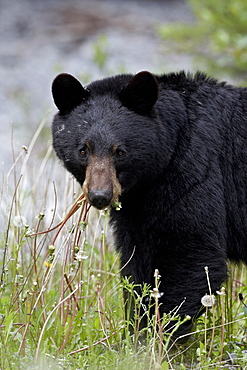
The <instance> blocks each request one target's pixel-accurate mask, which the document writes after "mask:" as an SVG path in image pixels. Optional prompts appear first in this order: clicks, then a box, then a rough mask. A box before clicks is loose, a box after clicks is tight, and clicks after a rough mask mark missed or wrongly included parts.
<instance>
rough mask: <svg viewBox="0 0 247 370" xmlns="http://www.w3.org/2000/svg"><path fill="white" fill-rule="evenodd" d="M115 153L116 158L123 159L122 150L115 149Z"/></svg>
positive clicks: (123, 152)
mask: <svg viewBox="0 0 247 370" xmlns="http://www.w3.org/2000/svg"><path fill="white" fill-rule="evenodd" d="M115 153H116V156H117V157H123V156H124V154H125V151H124V150H123V149H120V148H117V149H116V152H115Z"/></svg>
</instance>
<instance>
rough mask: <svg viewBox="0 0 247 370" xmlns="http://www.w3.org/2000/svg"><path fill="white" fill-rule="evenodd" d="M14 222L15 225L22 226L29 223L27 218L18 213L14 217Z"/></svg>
mask: <svg viewBox="0 0 247 370" xmlns="http://www.w3.org/2000/svg"><path fill="white" fill-rule="evenodd" d="M13 224H14V226H15V227H18V228H21V227H24V226H26V225H27V220H26V218H25V217H24V216H21V215H18V216H15V217H14V218H13Z"/></svg>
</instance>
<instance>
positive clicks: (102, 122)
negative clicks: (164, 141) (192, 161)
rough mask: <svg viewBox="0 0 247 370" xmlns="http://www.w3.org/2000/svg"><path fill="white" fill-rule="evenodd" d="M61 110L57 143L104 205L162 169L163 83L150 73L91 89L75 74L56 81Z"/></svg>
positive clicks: (94, 199)
mask: <svg viewBox="0 0 247 370" xmlns="http://www.w3.org/2000/svg"><path fill="white" fill-rule="evenodd" d="M52 94H53V98H54V102H55V104H56V106H57V108H58V110H59V113H58V114H57V115H56V116H55V118H54V121H53V127H52V131H53V146H54V149H55V151H56V153H57V155H58V157H59V158H60V159H61V160H62V162H63V163H64V165H65V167H66V168H67V169H68V170H69V171H70V172H71V173H72V174H73V175H74V176H75V178H76V179H77V180H78V182H79V183H80V184H81V185H82V187H83V192H84V194H85V196H86V197H87V199H88V201H89V202H90V203H91V204H92V205H93V206H95V207H96V208H98V209H103V208H106V207H108V206H109V205H111V204H112V203H113V202H114V201H115V200H116V199H117V198H118V197H119V196H126V195H127V194H128V193H129V192H130V191H131V190H132V189H134V188H135V186H136V184H139V187H140V184H141V186H143V187H145V186H147V184H148V183H149V182H150V181H151V179H152V175H153V174H154V173H156V172H157V171H158V169H159V167H160V165H159V163H160V160H159V144H160V138H159V129H160V128H159V120H158V118H157V114H156V110H155V103H156V101H157V99H158V82H157V80H156V77H155V76H154V75H152V74H151V73H149V72H140V73H138V74H137V75H135V76H132V75H118V76H115V77H111V78H106V79H103V80H99V81H95V82H93V83H91V84H90V85H89V86H88V87H87V88H84V87H83V86H82V85H81V83H80V82H79V81H78V80H77V79H76V78H74V77H73V76H71V75H69V74H65V73H64V74H60V75H58V76H57V77H56V78H55V80H54V81H53V84H52Z"/></svg>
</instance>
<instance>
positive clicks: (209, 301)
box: [201, 294, 216, 307]
mask: <svg viewBox="0 0 247 370" xmlns="http://www.w3.org/2000/svg"><path fill="white" fill-rule="evenodd" d="M201 304H202V305H203V306H204V307H212V306H214V305H215V304H216V298H215V296H214V295H209V294H205V295H204V296H203V297H202V299H201Z"/></svg>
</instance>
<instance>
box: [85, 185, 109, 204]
mask: <svg viewBox="0 0 247 370" xmlns="http://www.w3.org/2000/svg"><path fill="white" fill-rule="evenodd" d="M88 199H89V201H90V203H91V204H92V206H94V207H96V208H98V209H103V208H106V207H108V206H109V205H110V203H111V200H112V192H111V191H109V190H104V189H103V190H98V189H95V190H91V191H90V192H89V193H88Z"/></svg>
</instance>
